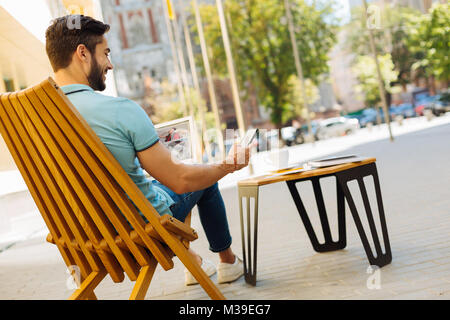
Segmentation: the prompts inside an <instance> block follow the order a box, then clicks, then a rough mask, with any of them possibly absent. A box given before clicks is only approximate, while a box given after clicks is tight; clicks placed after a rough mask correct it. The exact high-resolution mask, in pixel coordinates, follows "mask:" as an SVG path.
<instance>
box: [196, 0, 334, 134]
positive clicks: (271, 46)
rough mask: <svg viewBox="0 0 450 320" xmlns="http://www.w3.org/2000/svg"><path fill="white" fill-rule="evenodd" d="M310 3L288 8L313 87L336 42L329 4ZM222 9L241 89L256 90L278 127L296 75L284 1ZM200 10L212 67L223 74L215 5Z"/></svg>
mask: <svg viewBox="0 0 450 320" xmlns="http://www.w3.org/2000/svg"><path fill="white" fill-rule="evenodd" d="M308 3H309V2H308ZM308 3H307V2H306V1H304V0H291V7H292V15H293V19H294V25H296V26H297V30H296V31H297V32H296V34H297V44H298V50H299V53H300V57H301V60H302V66H303V72H304V76H305V78H308V79H310V80H311V81H312V82H313V83H316V84H317V82H318V81H319V76H320V75H321V74H324V73H327V72H328V64H327V62H328V56H327V54H328V52H329V50H330V49H331V48H332V47H333V45H334V44H335V43H336V36H335V31H336V28H337V21H336V20H335V19H333V18H332V16H330V14H331V12H332V4H333V3H332V1H316V2H315V5H311V4H308ZM224 5H225V15H226V18H227V20H228V21H227V22H228V32H229V35H230V41H231V46H232V52H233V55H234V57H233V58H234V62H235V66H236V71H237V75H238V81H239V83H240V85H239V87H240V89H241V90H243V91H246V86H245V84H246V83H248V82H251V83H253V85H254V86H256V87H258V96H259V97H258V98H259V100H260V102H261V103H262V104H263V105H264V106H265V107H266V108H267V109H268V110H270V111H271V120H272V122H273V123H274V124H276V125H280V124H281V123H282V121H283V119H284V116H283V114H284V113H285V112H286V110H289V103H290V102H289V101H288V97H287V96H288V95H289V90H290V86H289V78H290V77H291V76H292V75H294V74H296V69H295V62H294V57H293V53H292V46H291V42H290V38H289V30H288V25H287V19H286V18H285V12H286V11H285V7H284V1H280V0H265V1H260V0H227V1H225V2H224ZM200 12H201V16H202V20H203V27H204V31H205V38H206V42H207V46H208V47H209V49H210V52H209V55H210V59H211V65H212V66H213V69H214V72H215V74H217V75H219V76H226V75H227V74H228V71H227V64H226V55H225V51H224V48H223V42H222V35H221V31H220V24H219V17H218V14H217V10H216V7H215V5H207V4H204V5H201V6H200ZM193 19H194V18H193V14H192V16H191V19H190V24H191V29H192V31H193V32H194V34H197V30H196V25H195V23H194V22H193ZM196 40H197V43H198V38H197V39H196ZM200 61H201V60H200ZM199 65H203V64H202V63H200V64H199Z"/></svg>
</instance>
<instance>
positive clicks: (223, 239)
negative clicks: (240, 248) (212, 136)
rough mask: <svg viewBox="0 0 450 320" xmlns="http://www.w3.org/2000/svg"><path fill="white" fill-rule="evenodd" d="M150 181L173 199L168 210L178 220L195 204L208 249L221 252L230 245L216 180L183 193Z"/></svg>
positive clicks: (224, 212) (226, 220)
mask: <svg viewBox="0 0 450 320" xmlns="http://www.w3.org/2000/svg"><path fill="white" fill-rule="evenodd" d="M152 183H154V184H156V185H157V186H158V187H160V188H162V189H164V191H166V192H167V193H168V194H169V195H170V197H171V198H172V199H173V201H175V203H174V204H173V205H171V206H170V211H172V214H173V216H174V218H176V219H178V220H180V221H183V222H184V220H185V219H186V216H187V215H188V214H189V212H190V211H191V210H192V208H194V206H195V205H197V207H198V213H199V216H200V222H201V224H202V226H203V230H205V234H206V238H207V239H208V242H209V250H211V251H212V252H221V251H224V250H226V249H228V248H229V247H230V246H231V235H230V230H229V228H228V219H227V214H226V211H225V204H224V203H223V199H222V195H221V194H220V191H219V187H218V183H217V182H216V183H215V184H214V185H212V186H211V187H209V188H206V189H203V190H199V191H194V192H187V193H183V194H177V193H175V192H173V191H172V190H170V189H169V188H168V187H166V186H165V185H163V184H161V183H160V182H159V181H157V180H153V182H152Z"/></svg>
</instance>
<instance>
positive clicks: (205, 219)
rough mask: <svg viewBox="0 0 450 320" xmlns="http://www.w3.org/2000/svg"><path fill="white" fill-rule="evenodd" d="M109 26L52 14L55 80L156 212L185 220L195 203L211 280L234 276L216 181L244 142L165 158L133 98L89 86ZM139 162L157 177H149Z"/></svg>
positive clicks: (243, 155)
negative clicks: (216, 155)
mask: <svg viewBox="0 0 450 320" xmlns="http://www.w3.org/2000/svg"><path fill="white" fill-rule="evenodd" d="M74 21H75V22H76V23H74ZM108 30H109V25H107V24H104V23H102V22H100V21H97V20H95V19H93V18H90V17H86V16H83V15H72V16H65V17H61V18H58V19H55V20H54V21H53V23H52V25H51V26H50V27H49V28H48V29H47V31H46V51H47V55H48V57H49V60H50V63H51V65H52V68H53V71H54V72H55V81H56V83H57V84H58V85H59V86H60V87H61V89H62V90H63V92H64V93H65V94H66V95H67V97H68V98H69V99H70V100H71V102H72V103H73V105H74V106H75V107H76V108H77V109H78V111H79V112H80V113H81V115H82V116H83V117H84V118H85V119H86V121H87V122H88V124H89V125H90V126H91V127H92V129H93V130H94V131H95V132H96V134H97V135H98V136H99V138H100V139H101V140H102V142H103V143H104V144H105V146H106V147H107V148H108V149H109V150H110V151H111V153H112V154H113V155H114V157H115V158H116V159H117V160H118V162H119V163H120V164H121V166H122V167H123V168H124V169H125V171H126V172H127V173H128V175H129V176H130V177H131V179H132V180H133V181H134V182H135V183H136V185H137V186H138V187H139V189H140V190H141V191H142V192H143V194H144V195H145V196H146V197H147V199H148V200H149V201H150V202H151V204H152V205H153V207H154V208H155V209H156V210H157V211H158V213H159V214H161V215H163V214H169V215H172V216H174V217H175V218H176V219H178V220H181V221H184V220H185V218H186V216H187V214H188V213H189V212H190V211H191V209H192V208H193V207H194V206H195V205H197V206H198V211H199V216H200V221H201V223H202V226H203V228H204V230H205V233H206V236H207V239H208V242H209V246H210V250H211V251H213V252H217V253H218V255H219V259H220V263H219V264H218V266H217V273H218V282H219V283H223V282H231V281H234V280H236V279H238V278H239V277H240V276H241V275H242V274H243V264H242V261H241V259H239V258H238V257H237V256H236V255H235V254H234V253H233V251H232V249H231V236H230V232H229V229H228V221H227V216H226V212H225V206H224V203H223V200H222V196H221V194H220V191H219V189H218V185H217V181H218V180H220V179H221V178H222V177H224V176H225V175H227V174H228V173H232V172H234V171H236V170H240V169H242V168H244V167H245V166H247V164H248V161H249V148H242V147H241V146H239V145H235V146H234V147H233V148H232V150H231V151H230V153H229V154H228V156H227V159H226V161H224V162H222V163H220V164H213V165H187V164H183V163H180V162H179V161H176V160H174V159H172V157H171V154H170V152H169V150H168V149H166V148H165V147H164V145H163V144H161V143H160V142H159V137H158V135H157V133H156V130H155V128H154V126H153V123H152V121H151V120H150V118H149V117H148V116H147V114H146V113H145V112H144V110H143V109H142V108H141V107H140V106H139V105H137V104H136V103H134V102H133V101H131V100H128V99H125V98H116V97H109V96H104V95H102V94H100V93H97V92H95V91H103V90H104V89H105V87H106V85H105V80H106V73H107V72H108V71H109V70H112V69H113V66H112V64H111V62H110V60H109V52H110V49H109V48H108V43H107V40H106V38H105V37H104V34H105V33H106V32H108ZM94 90H95V91H94ZM238 159H239V160H240V161H238ZM239 162H243V163H239ZM143 169H145V170H146V171H147V172H148V173H150V174H151V175H152V176H153V177H154V178H155V179H156V180H155V181H153V182H152V181H150V180H148V179H147V178H146V177H145V176H144V173H143ZM190 253H191V254H192V255H193V256H194V257H195V259H196V260H197V262H198V263H199V264H200V265H201V266H202V268H203V269H204V270H205V272H206V273H207V274H208V276H211V275H213V274H214V273H215V272H216V267H215V266H214V265H213V264H212V263H211V262H210V261H207V260H206V259H202V258H201V257H200V256H199V255H198V254H196V253H195V252H194V251H193V250H192V249H190ZM185 276H186V279H185V280H186V281H185V283H186V284H187V285H190V284H195V283H197V281H196V280H195V279H194V278H193V276H192V275H191V274H190V273H189V272H188V271H187V270H186V272H185Z"/></svg>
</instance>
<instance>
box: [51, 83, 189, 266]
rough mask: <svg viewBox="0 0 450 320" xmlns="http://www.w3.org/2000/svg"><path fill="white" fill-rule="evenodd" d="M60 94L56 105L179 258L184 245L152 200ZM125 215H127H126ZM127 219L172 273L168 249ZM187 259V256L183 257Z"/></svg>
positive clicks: (132, 219)
mask: <svg viewBox="0 0 450 320" xmlns="http://www.w3.org/2000/svg"><path fill="white" fill-rule="evenodd" d="M42 87H43V88H44V90H45V91H46V92H52V91H53V90H54V88H58V86H57V85H56V83H55V82H54V81H53V80H52V79H51V78H49V79H48V83H47V82H45V81H44V82H43V83H42ZM57 90H58V92H59V94H58V95H57V96H52V99H55V100H54V102H55V104H57V105H63V104H64V103H65V104H66V105H67V106H68V107H69V110H68V112H67V113H65V114H64V115H65V117H66V118H67V120H68V122H69V123H78V122H81V123H82V124H83V126H79V127H78V128H77V129H79V134H80V136H81V137H82V138H83V140H84V141H85V142H86V143H87V144H88V145H89V146H90V148H91V150H92V151H93V152H94V153H95V154H96V155H97V157H99V158H101V159H102V163H103V164H104V165H105V167H106V168H107V169H108V171H109V172H110V173H111V175H112V176H113V177H114V179H115V180H116V181H117V183H118V184H119V185H120V187H121V188H122V189H123V190H124V191H125V192H126V193H127V195H128V197H130V199H131V201H133V203H134V204H135V205H136V206H137V208H138V209H139V210H140V211H141V213H142V214H143V215H144V216H145V217H146V218H147V220H148V221H149V223H150V224H151V225H152V226H153V228H154V229H155V230H156V232H157V233H158V234H159V235H160V236H161V238H162V239H163V240H164V242H165V243H166V244H167V245H168V246H169V247H170V249H171V250H172V251H173V252H174V253H175V254H177V256H179V254H178V253H177V252H179V253H180V254H182V253H181V252H182V250H186V248H185V247H184V246H183V244H182V243H181V242H180V241H179V239H177V238H176V237H174V236H173V235H172V234H170V233H169V231H168V230H166V228H164V227H163V226H162V224H161V223H160V222H159V217H160V216H159V214H158V212H157V211H156V210H155V208H153V206H151V204H150V203H149V201H148V199H147V198H145V196H144V195H143V194H142V192H141V191H140V190H139V188H138V187H137V186H136V184H135V183H134V182H133V181H132V180H131V178H130V177H129V176H128V175H126V174H124V170H123V168H122V167H121V166H120V164H119V163H118V162H117V160H116V159H115V158H114V157H113V155H112V154H111V153H110V152H109V151H108V150H107V149H106V147H105V146H104V145H103V143H102V142H101V141H100V139H99V138H98V137H97V136H96V134H95V132H94V131H93V130H92V129H91V128H90V127H89V125H88V124H87V123H86V121H85V120H84V119H83V117H82V116H81V115H80V114H79V112H78V111H77V110H76V109H75V108H74V107H73V105H72V104H71V102H70V101H69V99H67V97H66V96H65V95H64V93H63V92H62V91H61V89H59V88H58V89H57ZM124 214H127V213H126V212H124ZM126 218H127V220H128V221H129V222H130V223H131V224H132V226H133V228H134V229H135V230H136V232H137V233H138V234H139V236H140V237H141V239H142V240H143V242H144V243H145V245H146V246H147V247H148V248H149V250H150V251H151V252H152V254H153V255H154V256H155V258H156V259H157V260H158V262H159V263H160V264H161V266H162V267H163V268H164V269H165V270H168V269H169V268H170V267H172V265H170V267H169V268H168V266H167V264H166V261H170V262H172V260H168V259H167V256H166V255H165V250H163V247H162V245H161V244H160V243H159V242H158V241H156V242H155V241H153V240H152V239H151V238H150V237H149V236H148V235H147V234H146V232H145V230H144V228H143V227H142V222H141V221H142V218H141V217H139V216H135V215H127V216H126ZM183 256H184V255H183Z"/></svg>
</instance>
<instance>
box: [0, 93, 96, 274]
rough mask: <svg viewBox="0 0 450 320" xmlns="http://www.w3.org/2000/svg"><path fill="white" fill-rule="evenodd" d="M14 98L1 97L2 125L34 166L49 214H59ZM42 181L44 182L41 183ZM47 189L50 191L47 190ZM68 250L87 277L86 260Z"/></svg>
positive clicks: (67, 232) (46, 174)
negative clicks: (14, 103)
mask: <svg viewBox="0 0 450 320" xmlns="http://www.w3.org/2000/svg"><path fill="white" fill-rule="evenodd" d="M14 98H15V94H14V93H13V94H10V95H8V96H2V97H1V100H2V105H3V107H4V109H3V108H2V110H1V111H0V112H1V114H0V117H1V118H2V119H3V123H4V125H5V128H6V130H7V131H8V132H9V136H10V137H11V138H12V144H13V145H14V146H16V148H17V150H18V153H19V154H21V155H22V157H23V160H24V164H25V166H27V167H28V166H30V167H32V166H33V165H34V164H36V170H31V171H30V172H31V173H32V175H33V176H34V177H33V179H35V180H34V181H36V182H37V183H36V184H35V186H36V187H37V188H39V189H40V195H41V196H42V198H43V199H44V201H45V203H46V205H47V206H49V209H50V212H54V213H59V208H58V207H60V206H63V203H62V199H61V198H60V197H58V196H59V190H56V188H55V184H56V183H55V181H54V180H53V178H52V176H51V174H50V172H49V171H48V170H49V169H48V168H47V166H46V163H45V161H44V160H43V159H42V157H41V155H40V154H39V153H38V151H37V149H36V147H35V146H34V144H33V143H32V142H31V139H30V136H29V134H28V131H27V130H26V129H25V128H24V126H23V125H22V123H21V121H20V120H19V118H18V117H17V114H16V112H15V111H14V109H13V108H12V106H11V104H10V100H11V99H14ZM19 132H20V134H19ZM42 179H43V180H44V181H42ZM47 187H48V188H49V189H50V190H48V189H47ZM52 189H53V190H52ZM53 196H55V198H53ZM54 217H55V218H56V219H55V222H56V224H57V226H58V229H59V231H60V232H61V235H62V237H64V238H65V239H66V241H68V242H70V239H71V238H72V237H73V235H72V232H71V231H70V229H69V228H68V226H67V224H66V223H65V222H64V221H62V219H58V218H59V217H58V215H57V214H56V215H55V216H54ZM68 250H69V252H70V254H71V256H72V258H73V262H75V264H76V265H77V266H78V267H79V268H80V271H81V273H82V275H83V276H87V274H89V273H90V272H91V271H92V270H91V268H90V266H89V264H88V262H87V261H86V258H85V257H84V256H83V255H82V254H80V253H79V252H77V250H75V249H73V248H70V247H68Z"/></svg>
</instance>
